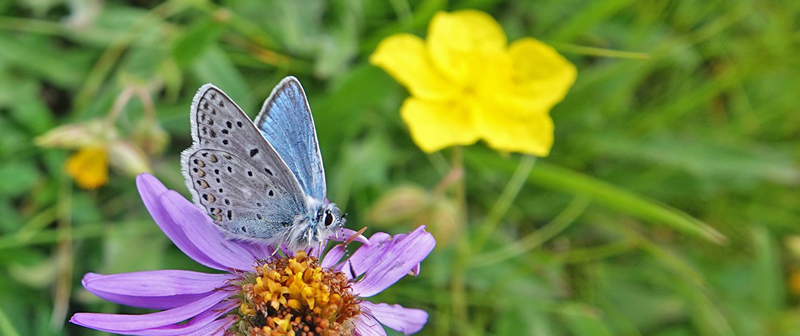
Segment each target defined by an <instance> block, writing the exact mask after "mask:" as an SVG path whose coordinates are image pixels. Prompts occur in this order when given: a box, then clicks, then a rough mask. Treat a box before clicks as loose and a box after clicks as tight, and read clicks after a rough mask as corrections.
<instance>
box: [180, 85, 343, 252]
mask: <svg viewBox="0 0 800 336" xmlns="http://www.w3.org/2000/svg"><path fill="white" fill-rule="evenodd" d="M191 124H192V140H194V143H193V144H192V147H190V148H188V149H186V150H185V151H183V153H182V155H181V163H182V167H183V175H184V177H186V186H187V187H188V188H189V190H190V191H191V193H192V199H193V201H194V203H195V204H197V205H198V206H200V207H201V208H204V209H205V210H206V211H207V212H208V213H209V214H210V215H211V217H212V218H213V219H214V222H215V223H216V224H217V225H219V226H220V228H222V230H223V231H224V232H225V233H226V234H227V236H228V237H230V238H233V239H241V240H248V241H254V242H259V243H265V244H280V243H286V244H287V246H288V247H289V248H291V249H293V250H297V249H300V248H307V247H312V246H317V245H319V244H321V243H322V242H323V241H324V240H325V239H326V238H328V237H329V236H330V235H332V234H333V233H334V232H336V231H337V230H340V229H341V228H342V227H343V226H344V223H345V218H344V217H343V216H342V213H341V211H340V210H339V208H338V207H337V206H336V204H334V203H329V202H328V201H327V198H326V197H325V193H326V190H325V170H324V168H323V167H322V157H321V156H320V152H319V143H318V141H317V132H316V130H315V129H314V119H313V118H312V116H311V109H310V108H309V106H308V100H307V99H306V95H305V92H303V87H302V86H301V85H300V82H299V81H298V80H297V78H294V77H286V78H284V79H283V80H282V81H281V82H280V83H279V84H278V86H276V87H275V89H273V90H272V94H271V95H270V96H269V98H267V100H266V101H265V102H264V106H263V107H262V109H261V112H260V113H259V115H258V117H257V118H256V119H255V122H252V121H250V118H248V117H247V115H245V113H244V112H243V111H242V109H241V108H239V106H237V105H236V103H234V102H233V100H231V99H230V98H229V97H228V96H227V95H226V94H225V93H224V92H222V90H220V89H218V88H217V87H215V86H214V85H211V84H206V85H203V86H202V87H201V88H200V90H198V91H197V94H196V95H195V96H194V100H193V101H192V110H191Z"/></svg>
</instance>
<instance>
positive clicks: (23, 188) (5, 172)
mask: <svg viewBox="0 0 800 336" xmlns="http://www.w3.org/2000/svg"><path fill="white" fill-rule="evenodd" d="M0 176H2V178H0V194H5V195H10V196H17V195H20V194H22V193H25V192H27V191H28V190H30V189H31V188H32V186H33V184H34V183H36V181H37V180H38V179H39V170H38V169H36V166H34V164H33V163H31V162H28V161H24V162H6V163H3V164H2V165H0Z"/></svg>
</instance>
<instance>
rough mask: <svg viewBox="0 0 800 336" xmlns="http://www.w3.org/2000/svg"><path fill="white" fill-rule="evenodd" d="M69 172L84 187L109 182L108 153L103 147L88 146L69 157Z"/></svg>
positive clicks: (94, 186)
mask: <svg viewBox="0 0 800 336" xmlns="http://www.w3.org/2000/svg"><path fill="white" fill-rule="evenodd" d="M67 174H68V175H69V176H71V177H72V178H73V179H74V180H75V183H77V184H78V185H79V186H80V187H81V188H84V189H96V188H98V187H100V186H102V185H104V184H106V182H108V154H107V153H106V150H105V148H102V147H86V148H83V149H81V150H79V151H78V152H76V153H75V154H72V156H70V157H69V159H67Z"/></svg>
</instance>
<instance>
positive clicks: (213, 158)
mask: <svg viewBox="0 0 800 336" xmlns="http://www.w3.org/2000/svg"><path fill="white" fill-rule="evenodd" d="M209 160H210V161H211V163H217V161H219V160H218V159H217V156H216V155H211V157H210V158H209Z"/></svg>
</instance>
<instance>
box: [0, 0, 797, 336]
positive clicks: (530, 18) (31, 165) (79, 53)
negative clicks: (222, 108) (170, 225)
mask: <svg viewBox="0 0 800 336" xmlns="http://www.w3.org/2000/svg"><path fill="white" fill-rule="evenodd" d="M466 8H473V9H479V10H482V11H485V12H487V13H489V14H490V15H492V16H493V17H494V18H495V19H497V20H498V22H499V23H500V24H501V25H502V26H503V28H504V29H505V32H506V34H507V36H508V38H509V41H513V40H516V39H519V38H522V37H534V38H537V39H539V40H542V41H544V42H546V43H548V44H550V45H552V46H553V47H554V48H556V50H558V51H559V52H560V53H561V54H562V55H564V56H565V57H566V58H567V59H569V60H570V61H571V62H572V63H573V64H575V66H576V67H577V69H578V77H577V81H576V83H575V85H574V86H573V87H572V88H571V90H570V92H569V93H568V94H567V96H566V98H565V99H564V101H563V102H561V103H560V104H558V105H556V107H555V108H554V109H553V110H552V112H551V115H552V117H553V119H554V122H555V132H556V133H555V144H554V147H553V149H552V152H551V155H550V156H548V157H545V158H538V159H536V160H533V159H532V158H531V157H524V156H521V155H519V154H507V153H498V152H495V151H493V150H491V149H489V148H487V147H486V146H485V145H484V144H482V143H480V142H479V143H478V144H476V145H473V146H469V147H465V148H463V153H462V152H461V150H460V149H452V148H451V149H446V150H443V151H441V152H438V153H434V154H430V155H426V154H424V153H423V152H422V151H421V150H420V149H419V148H417V147H416V146H415V144H414V143H413V142H412V141H411V139H410V137H409V134H408V131H407V128H406V126H405V125H404V124H403V122H402V120H401V118H400V116H399V114H398V109H399V107H400V105H401V103H402V101H403V99H405V98H406V97H407V96H408V93H407V91H406V90H405V89H404V88H403V87H402V86H400V85H399V84H397V82H395V81H394V80H393V79H392V78H391V77H390V76H389V75H387V74H386V73H385V72H383V71H382V70H381V69H379V68H376V67H373V66H371V65H370V64H369V63H368V62H367V59H368V57H369V55H370V54H371V53H372V52H373V51H374V49H375V47H376V46H377V44H378V43H379V42H380V41H381V40H382V39H383V38H385V37H387V36H389V35H391V34H394V33H399V32H409V33H412V34H416V35H418V36H421V37H423V38H424V36H425V32H426V29H427V26H428V22H429V21H430V18H431V17H432V16H433V14H434V13H436V12H437V11H454V10H459V9H466ZM798 54H800V2H795V1H760V2H756V1H746V0H724V1H723V0H711V1H708V0H686V1H667V0H644V1H632V0H595V1H585V0H583V1H582V0H560V1H525V0H516V1H492V0H463V1H458V0H456V1H442V0H420V1H405V0H392V1H388V2H373V1H366V0H343V1H330V2H329V1H316V0H314V1H304V2H302V3H301V2H290V1H280V0H273V1H262V0H237V1H234V0H231V1H205V0H175V1H166V2H156V1H144V0H130V1H100V0H72V1H69V0H16V1H14V0H12V1H2V2H0V127H2V130H1V131H0V214H1V215H0V334H2V335H8V336H16V335H98V334H102V333H100V332H96V331H93V330H89V329H85V328H81V327H78V326H75V325H71V324H68V323H67V322H66V321H67V320H68V318H69V316H71V315H72V313H74V312H77V311H91V312H122V313H143V312H146V311H145V310H141V309H132V308H128V307H120V306H117V305H115V304H112V303H108V302H105V301H103V300H100V299H98V298H96V297H94V296H93V295H92V294H90V293H88V292H86V291H85V290H83V289H82V287H81V285H80V279H81V277H82V276H83V274H85V273H86V272H97V273H104V274H108V273H120V272H132V271H142V270H153V269H165V268H166V269H189V270H199V271H208V270H206V269H204V268H203V267H202V266H200V265H198V264H196V263H195V262H193V261H192V260H190V259H189V258H188V257H186V256H184V255H183V254H182V253H181V252H180V251H179V250H178V249H177V248H175V247H174V245H172V243H171V242H170V241H169V240H168V239H167V237H166V236H164V235H163V234H162V233H161V232H160V231H159V229H158V227H157V226H156V225H155V224H154V223H153V221H152V219H151V218H150V217H149V215H148V214H147V212H146V210H145V208H144V206H143V205H142V203H141V200H140V199H139V196H138V193H137V192H136V188H135V184H134V180H133V176H135V174H136V173H138V172H141V171H150V172H152V173H153V174H154V175H156V176H157V177H158V178H159V179H160V180H161V181H163V182H164V183H165V184H166V185H167V187H169V188H171V189H176V190H178V191H180V192H181V193H183V194H184V195H187V196H188V192H187V190H186V188H185V186H184V183H183V177H182V176H181V173H180V166H179V153H180V151H181V150H183V149H185V148H187V147H189V146H190V145H191V138H190V135H189V122H188V118H189V106H190V103H191V98H192V96H193V95H194V93H195V91H196V90H197V88H198V87H199V86H200V85H202V84H204V83H207V82H212V83H214V84H215V85H217V86H219V87H220V88H222V89H223V90H224V91H225V92H227V93H228V94H229V95H230V96H231V97H232V98H233V99H234V100H235V101H236V102H237V103H238V104H239V105H240V106H241V107H242V108H243V109H244V110H245V111H247V112H248V113H249V114H250V116H251V117H253V116H254V115H255V114H256V113H257V112H258V109H259V108H260V106H261V103H262V102H263V100H264V99H265V98H266V97H268V96H269V93H270V92H271V90H272V88H273V86H274V85H275V84H277V83H278V81H279V80H280V79H281V78H283V77H284V76H286V75H294V76H297V77H298V78H299V79H300V81H301V82H302V83H303V85H304V87H305V89H306V92H307V94H308V97H309V100H310V104H311V108H312V111H313V113H314V118H315V120H316V125H317V131H318V133H319V142H320V146H321V149H322V155H323V158H324V161H325V167H326V170H327V179H328V197H329V198H330V199H331V200H334V201H335V202H337V203H338V204H340V206H341V207H342V208H343V209H344V211H346V212H348V213H349V215H348V226H349V227H350V228H354V229H358V228H361V227H364V226H367V227H369V230H368V233H369V232H376V231H379V230H380V231H387V232H392V233H399V232H407V231H409V230H410V229H411V228H413V227H415V226H416V225H418V224H421V223H425V224H427V225H428V227H429V230H430V231H431V232H432V233H433V234H434V235H435V236H436V238H437V240H438V242H439V244H438V246H437V248H436V249H435V250H434V251H433V253H432V254H431V255H430V257H429V258H428V259H427V260H426V261H425V262H424V263H423V265H422V273H421V275H420V276H419V277H417V278H413V277H407V278H405V279H403V280H401V281H400V282H399V284H398V285H396V286H393V287H392V288H390V289H389V290H387V291H385V292H384V293H381V294H380V297H379V299H378V301H382V302H391V303H400V304H403V305H404V306H406V307H413V308H421V309H425V310H426V311H428V312H429V313H430V319H429V322H428V324H427V325H426V327H425V328H424V329H423V330H422V331H421V332H420V334H422V335H575V336H583V335H587V336H588V335H653V336H656V335H657V336H683V335H800V310H799V309H798V308H799V307H800V306H799V305H798V303H799V301H798V294H800V273H798V271H800V225H799V224H800V193H799V191H800V189H798V183H799V182H800V169H799V168H798V160H800V142H799V141H798V140H800V137H799V136H798V132H800V113H799V112H800V96H799V95H798V93H799V92H800V80H798V78H800V57H798ZM57 127H58V128H57ZM456 155H463V158H464V174H463V175H461V177H459V175H458V174H455V175H454V174H452V173H451V172H452V171H453V167H452V166H451V158H452V157H453V156H456ZM87 162H88V163H91V162H95V163H96V162H100V163H101V164H99V165H90V164H88V163H87ZM106 165H107V166H108V169H109V171H108V177H107V181H106V180H104V179H102V177H103V176H104V175H103V173H104V171H105V170H104V169H106ZM91 169H96V170H94V171H93V170H91ZM87 171H92V172H94V173H93V174H89V176H83V175H86V173H85V172H87ZM80 172H84V173H83V175H82V173H80ZM454 176H455V177H454ZM460 178H463V180H460ZM451 179H456V180H460V181H463V185H464V188H463V189H461V190H463V195H465V197H466V203H465V205H466V215H462V214H461V213H460V212H459V210H458V208H459V206H460V203H458V201H457V199H458V195H459V192H460V191H459V190H458V189H460V188H455V189H456V190H453V189H454V188H453V187H452V185H451V184H452V183H451V182H452V181H450V180H451ZM456 184H457V183H456ZM388 332H389V334H390V335H395V334H397V333H394V332H393V331H391V330H388Z"/></svg>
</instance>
